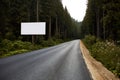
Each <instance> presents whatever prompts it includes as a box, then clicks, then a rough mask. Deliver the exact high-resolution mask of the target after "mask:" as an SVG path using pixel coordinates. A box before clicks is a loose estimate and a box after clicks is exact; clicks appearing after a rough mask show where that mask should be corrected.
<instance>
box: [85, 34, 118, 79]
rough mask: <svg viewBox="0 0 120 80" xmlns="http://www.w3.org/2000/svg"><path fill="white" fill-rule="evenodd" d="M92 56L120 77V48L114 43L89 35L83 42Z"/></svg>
mask: <svg viewBox="0 0 120 80" xmlns="http://www.w3.org/2000/svg"><path fill="white" fill-rule="evenodd" d="M83 42H84V43H85V45H86V46H87V48H88V49H89V51H90V52H91V55H92V56H93V57H94V58H95V59H96V60H98V61H100V62H102V64H103V65H104V66H105V67H106V68H108V69H109V70H110V71H112V72H113V73H114V74H115V75H117V76H118V77H120V47H119V46H117V45H115V44H114V43H113V42H109V41H105V42H104V41H100V40H97V39H96V38H95V37H93V36H91V35H88V36H86V37H85V39H84V40H83Z"/></svg>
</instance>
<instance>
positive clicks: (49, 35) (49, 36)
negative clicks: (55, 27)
mask: <svg viewBox="0 0 120 80" xmlns="http://www.w3.org/2000/svg"><path fill="white" fill-rule="evenodd" d="M48 38H51V17H49V34H48Z"/></svg>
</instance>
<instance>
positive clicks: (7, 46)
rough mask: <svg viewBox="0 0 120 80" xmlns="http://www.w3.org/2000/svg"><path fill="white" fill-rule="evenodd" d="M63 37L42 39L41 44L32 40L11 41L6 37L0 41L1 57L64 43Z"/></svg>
mask: <svg viewBox="0 0 120 80" xmlns="http://www.w3.org/2000/svg"><path fill="white" fill-rule="evenodd" d="M62 42H63V40H61V39H49V40H46V41H45V40H42V41H41V42H39V44H34V45H33V44H32V43H31V42H23V41H21V40H16V41H10V40H7V39H4V40H2V41H1V42H0V58H3V57H7V56H12V55H16V54H21V53H25V52H29V51H33V50H37V49H42V48H45V47H50V46H54V45H57V44H59V43H62Z"/></svg>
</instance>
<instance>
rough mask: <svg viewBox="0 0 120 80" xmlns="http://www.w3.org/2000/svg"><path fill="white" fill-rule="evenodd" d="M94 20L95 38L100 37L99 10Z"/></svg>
mask: <svg viewBox="0 0 120 80" xmlns="http://www.w3.org/2000/svg"><path fill="white" fill-rule="evenodd" d="M96 20H97V38H99V37H100V20H99V8H98V9H97V12H96Z"/></svg>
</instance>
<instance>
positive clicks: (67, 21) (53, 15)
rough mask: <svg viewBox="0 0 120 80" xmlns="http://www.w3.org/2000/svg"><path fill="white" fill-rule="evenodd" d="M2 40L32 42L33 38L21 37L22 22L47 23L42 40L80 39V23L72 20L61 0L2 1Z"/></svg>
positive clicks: (0, 26) (0, 4)
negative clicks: (53, 38)
mask: <svg viewBox="0 0 120 80" xmlns="http://www.w3.org/2000/svg"><path fill="white" fill-rule="evenodd" d="M0 10H1V11H0V36H1V37H0V40H3V39H9V40H17V39H18V40H23V41H30V40H31V39H30V38H31V36H21V35H20V26H21V25H20V24H21V22H46V23H47V26H46V28H47V29H46V35H45V36H35V37H34V39H35V42H36V43H37V42H39V41H40V40H41V38H44V39H45V40H47V39H50V38H52V37H55V38H58V39H74V38H79V26H78V25H76V24H79V22H77V21H75V20H74V19H72V18H71V16H70V14H69V12H68V11H67V8H64V7H63V5H62V2H61V0H11V1H9V0H1V1H0Z"/></svg>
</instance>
